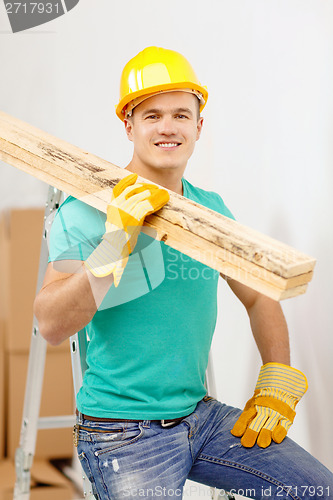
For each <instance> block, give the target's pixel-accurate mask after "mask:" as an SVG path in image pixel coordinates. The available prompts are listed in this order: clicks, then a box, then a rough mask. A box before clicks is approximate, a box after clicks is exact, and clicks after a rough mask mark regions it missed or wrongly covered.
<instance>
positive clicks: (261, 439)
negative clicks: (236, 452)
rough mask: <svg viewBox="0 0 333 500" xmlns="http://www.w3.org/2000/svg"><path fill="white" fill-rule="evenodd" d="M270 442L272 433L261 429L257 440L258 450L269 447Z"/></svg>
mask: <svg viewBox="0 0 333 500" xmlns="http://www.w3.org/2000/svg"><path fill="white" fill-rule="evenodd" d="M271 442H272V431H270V430H269V429H266V428H263V429H261V431H260V432H259V435H258V438H257V445H258V446H260V448H267V446H269V445H270V444H271Z"/></svg>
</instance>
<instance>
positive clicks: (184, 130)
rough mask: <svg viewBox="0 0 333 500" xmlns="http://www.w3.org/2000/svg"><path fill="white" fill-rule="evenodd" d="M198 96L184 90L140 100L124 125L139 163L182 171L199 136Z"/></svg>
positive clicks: (134, 156) (200, 121)
mask: <svg viewBox="0 0 333 500" xmlns="http://www.w3.org/2000/svg"><path fill="white" fill-rule="evenodd" d="M202 123H203V118H200V117H198V99H197V97H196V96H195V95H193V94H189V93H187V92H181V91H180V92H178V91H177V92H165V93H163V94H158V95H156V96H153V97H150V98H149V99H146V100H145V101H143V102H142V103H141V104H139V105H138V106H137V107H136V108H135V110H134V113H133V116H132V118H130V119H126V120H125V129H126V133H127V135H128V138H129V139H130V141H132V142H133V143H134V154H133V160H134V161H135V162H136V163H137V164H138V165H140V166H143V167H146V168H147V167H148V168H154V169H179V170H180V171H184V169H185V167H186V164H187V161H188V159H189V158H190V156H191V155H192V153H193V150H194V146H195V142H196V141H197V140H198V139H199V137H200V132H201V128H202Z"/></svg>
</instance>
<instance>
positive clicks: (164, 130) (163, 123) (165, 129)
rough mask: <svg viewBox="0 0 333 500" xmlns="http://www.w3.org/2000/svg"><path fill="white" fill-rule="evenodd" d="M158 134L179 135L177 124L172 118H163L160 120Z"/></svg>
mask: <svg viewBox="0 0 333 500" xmlns="http://www.w3.org/2000/svg"><path fill="white" fill-rule="evenodd" d="M158 132H159V133H160V134H161V135H173V134H176V133H177V124H176V122H175V120H174V119H173V117H172V116H163V117H162V118H161V119H160V120H159V122H158Z"/></svg>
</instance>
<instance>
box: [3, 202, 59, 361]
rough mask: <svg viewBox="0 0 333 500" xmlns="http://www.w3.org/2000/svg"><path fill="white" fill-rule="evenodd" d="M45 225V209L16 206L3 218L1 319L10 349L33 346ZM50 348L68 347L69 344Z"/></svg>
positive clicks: (6, 346)
mask: <svg viewBox="0 0 333 500" xmlns="http://www.w3.org/2000/svg"><path fill="white" fill-rule="evenodd" d="M43 225H44V210H43V209H13V210H10V211H8V212H5V213H3V214H2V216H1V218H0V273H1V280H0V318H3V319H4V321H5V329H6V331H5V350H6V351H8V352H27V351H29V349H30V342H31V334H32V326H33V303H34V299H35V296H36V288H37V278H38V270H39V258H40V247H41V241H42V235H43ZM50 349H54V350H58V351H59V350H67V349H68V343H67V342H64V343H63V344H61V345H60V346H57V347H51V346H50Z"/></svg>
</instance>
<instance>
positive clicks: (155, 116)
mask: <svg viewBox="0 0 333 500" xmlns="http://www.w3.org/2000/svg"><path fill="white" fill-rule="evenodd" d="M156 119H157V115H148V116H147V117H146V120H156Z"/></svg>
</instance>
